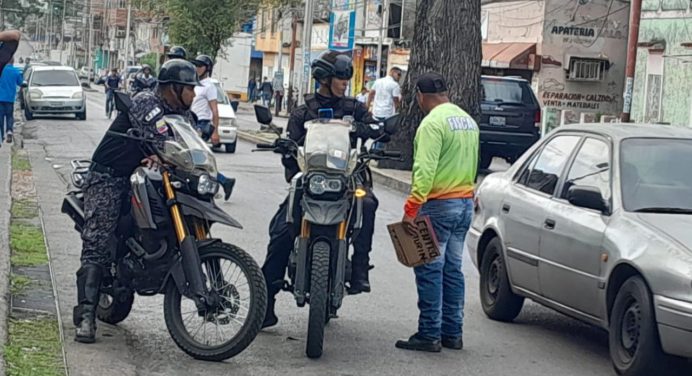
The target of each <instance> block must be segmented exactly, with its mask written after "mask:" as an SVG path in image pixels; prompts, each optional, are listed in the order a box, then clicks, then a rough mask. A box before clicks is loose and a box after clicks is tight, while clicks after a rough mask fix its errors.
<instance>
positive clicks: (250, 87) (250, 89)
mask: <svg viewBox="0 0 692 376" xmlns="http://www.w3.org/2000/svg"><path fill="white" fill-rule="evenodd" d="M256 89H257V81H255V77H252V78H251V79H250V81H248V82H247V100H248V102H250V103H252V102H254V101H255V90H256Z"/></svg>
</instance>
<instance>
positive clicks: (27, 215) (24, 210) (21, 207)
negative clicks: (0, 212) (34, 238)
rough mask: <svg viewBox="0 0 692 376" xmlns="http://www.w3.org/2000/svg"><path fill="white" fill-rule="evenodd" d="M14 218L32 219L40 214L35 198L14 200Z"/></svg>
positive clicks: (12, 211)
mask: <svg viewBox="0 0 692 376" xmlns="http://www.w3.org/2000/svg"><path fill="white" fill-rule="evenodd" d="M11 213H12V218H22V219H31V218H36V217H37V216H38V204H37V203H36V202H35V201H34V200H28V199H22V200H12V209H11Z"/></svg>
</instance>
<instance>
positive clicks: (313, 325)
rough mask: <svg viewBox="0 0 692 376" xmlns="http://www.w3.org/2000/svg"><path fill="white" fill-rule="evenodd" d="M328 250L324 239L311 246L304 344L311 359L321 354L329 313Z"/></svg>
mask: <svg viewBox="0 0 692 376" xmlns="http://www.w3.org/2000/svg"><path fill="white" fill-rule="evenodd" d="M329 251H330V248H329V244H328V243H326V242H324V241H317V242H316V243H315V244H314V245H313V246H312V265H311V269H310V314H309V318H308V340H307V344H306V346H305V354H306V355H307V356H308V358H312V359H315V358H319V357H321V356H322V346H323V343H324V326H325V325H326V323H327V317H328V315H329V313H328V309H327V308H328V305H329Z"/></svg>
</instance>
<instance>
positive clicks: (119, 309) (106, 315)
mask: <svg viewBox="0 0 692 376" xmlns="http://www.w3.org/2000/svg"><path fill="white" fill-rule="evenodd" d="M134 301H135V294H134V293H128V294H124V295H122V296H119V297H117V298H116V297H113V296H111V295H109V294H106V293H104V292H102V293H101V299H99V305H98V306H97V307H96V317H97V318H98V319H99V320H100V321H102V322H105V323H107V324H111V325H116V324H118V323H120V322H121V321H123V320H125V319H126V318H127V316H129V315H130V311H131V310H132V304H133V303H134Z"/></svg>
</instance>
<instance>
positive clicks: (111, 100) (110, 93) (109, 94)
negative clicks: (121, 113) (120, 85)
mask: <svg viewBox="0 0 692 376" xmlns="http://www.w3.org/2000/svg"><path fill="white" fill-rule="evenodd" d="M114 110H115V90H113V89H106V113H109V112H111V111H114Z"/></svg>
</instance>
